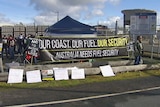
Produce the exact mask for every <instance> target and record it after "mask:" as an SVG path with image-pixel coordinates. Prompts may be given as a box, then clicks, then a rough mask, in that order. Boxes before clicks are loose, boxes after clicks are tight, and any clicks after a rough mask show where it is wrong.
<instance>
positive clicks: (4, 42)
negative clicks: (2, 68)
mask: <svg viewBox="0 0 160 107" xmlns="http://www.w3.org/2000/svg"><path fill="white" fill-rule="evenodd" d="M2 43H3V47H2V58H4V53H5V54H6V58H8V38H7V36H6V35H4V36H3V38H2Z"/></svg>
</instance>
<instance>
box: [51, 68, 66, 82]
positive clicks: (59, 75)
mask: <svg viewBox="0 0 160 107" xmlns="http://www.w3.org/2000/svg"><path fill="white" fill-rule="evenodd" d="M54 78H55V80H68V79H69V75H68V70H67V69H65V68H61V69H54Z"/></svg>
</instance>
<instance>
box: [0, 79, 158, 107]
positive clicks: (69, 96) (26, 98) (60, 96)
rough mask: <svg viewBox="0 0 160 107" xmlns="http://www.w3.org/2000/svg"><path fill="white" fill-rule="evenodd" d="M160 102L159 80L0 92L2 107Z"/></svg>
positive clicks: (132, 106)
mask: <svg viewBox="0 0 160 107" xmlns="http://www.w3.org/2000/svg"><path fill="white" fill-rule="evenodd" d="M155 87H156V88H155ZM0 88H3V87H0ZM159 99H160V76H152V77H145V78H137V79H130V80H121V81H112V82H101V83H92V84H84V85H79V86H74V87H65V88H64V87H63V88H36V89H9V90H3V91H0V106H2V107H3V106H11V107H13V106H15V107H27V106H29V107H33V106H37V107H159V106H160V101H159ZM20 105H21V106H20Z"/></svg>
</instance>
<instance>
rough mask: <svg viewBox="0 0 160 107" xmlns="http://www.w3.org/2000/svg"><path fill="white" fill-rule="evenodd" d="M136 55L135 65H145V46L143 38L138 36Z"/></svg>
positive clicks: (135, 45) (135, 46)
mask: <svg viewBox="0 0 160 107" xmlns="http://www.w3.org/2000/svg"><path fill="white" fill-rule="evenodd" d="M134 55H135V62H134V64H135V65H138V64H141V63H143V60H142V55H143V45H142V36H137V40H136V41H135V43H134Z"/></svg>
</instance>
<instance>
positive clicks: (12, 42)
mask: <svg viewBox="0 0 160 107" xmlns="http://www.w3.org/2000/svg"><path fill="white" fill-rule="evenodd" d="M8 43H9V55H10V59H14V53H15V50H14V48H15V39H14V37H13V36H12V35H10V36H9V39H8Z"/></svg>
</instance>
